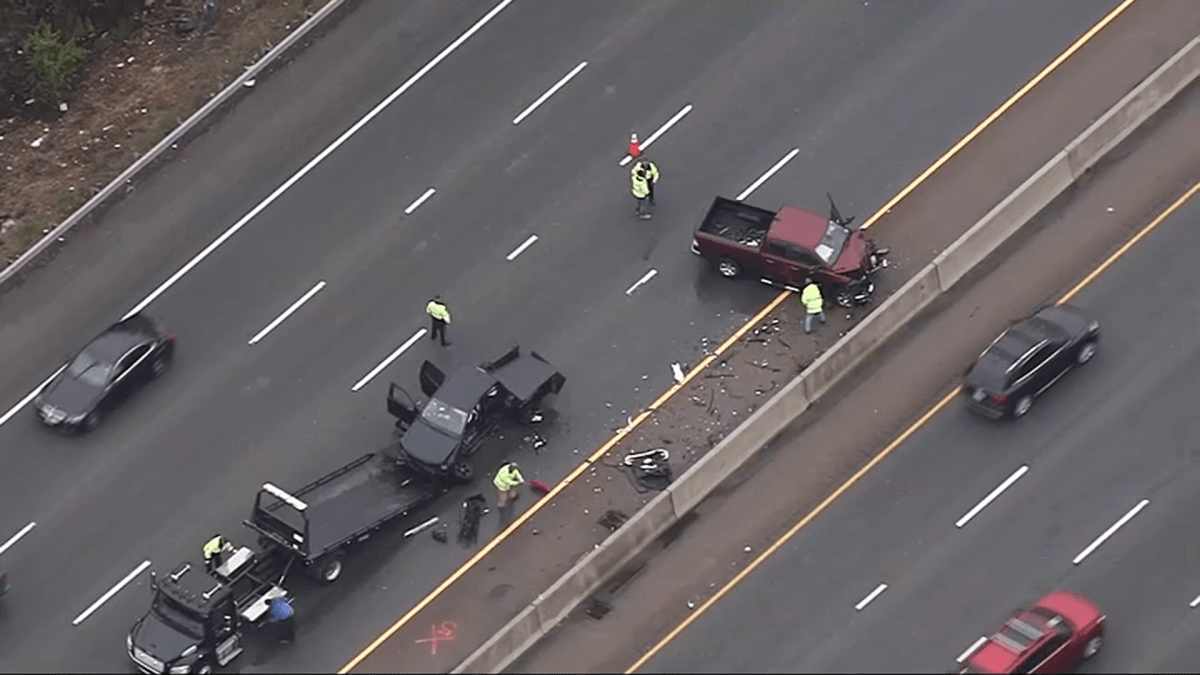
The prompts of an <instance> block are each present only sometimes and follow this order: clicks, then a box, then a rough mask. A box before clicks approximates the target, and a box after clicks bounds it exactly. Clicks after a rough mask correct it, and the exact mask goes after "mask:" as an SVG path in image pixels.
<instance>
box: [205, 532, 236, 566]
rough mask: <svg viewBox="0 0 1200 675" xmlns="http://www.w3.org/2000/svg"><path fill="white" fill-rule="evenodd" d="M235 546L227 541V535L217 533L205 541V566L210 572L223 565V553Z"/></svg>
mask: <svg viewBox="0 0 1200 675" xmlns="http://www.w3.org/2000/svg"><path fill="white" fill-rule="evenodd" d="M231 548H233V546H231V545H230V544H229V542H227V541H225V537H222V536H221V535H219V534H218V535H216V536H215V537H213V538H212V539H209V540H208V541H206V542H204V549H203V552H204V567H205V569H207V570H208V571H209V572H211V571H213V570H215V569H216V568H218V567H220V566H221V554H222V553H224V552H225V551H228V550H230V549H231Z"/></svg>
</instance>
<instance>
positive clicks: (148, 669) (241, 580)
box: [125, 546, 290, 674]
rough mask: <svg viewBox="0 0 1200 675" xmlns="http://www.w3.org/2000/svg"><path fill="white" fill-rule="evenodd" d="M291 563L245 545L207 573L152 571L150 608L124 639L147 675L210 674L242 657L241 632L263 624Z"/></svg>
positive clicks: (187, 566)
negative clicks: (260, 553)
mask: <svg viewBox="0 0 1200 675" xmlns="http://www.w3.org/2000/svg"><path fill="white" fill-rule="evenodd" d="M289 568H290V563H288V562H286V561H283V560H281V559H280V558H279V557H278V556H274V555H270V554H268V555H265V556H260V555H259V554H258V553H255V552H254V551H252V550H250V549H249V548H247V547H245V546H242V547H239V548H238V549H236V550H234V551H232V552H231V553H228V554H227V555H226V559H225V560H224V562H223V563H222V564H221V565H220V566H219V567H217V568H216V569H215V570H213V571H212V572H211V573H206V572H205V570H204V567H203V566H202V565H192V564H191V563H184V564H182V565H180V566H179V567H177V568H176V569H175V571H173V572H171V574H169V575H167V576H166V577H165V578H158V577H157V576H156V575H154V574H153V573H151V592H152V593H153V600H152V602H151V604H150V610H149V611H148V612H146V614H145V615H144V616H142V618H140V619H138V620H137V622H136V623H134V624H133V628H131V629H130V631H129V636H128V637H127V638H126V640H125V643H126V644H125V646H126V650H127V651H128V653H129V658H130V659H132V660H133V662H134V663H135V664H137V667H138V669H139V670H141V671H142V672H144V673H176V674H179V673H211V672H212V671H213V669H215V668H217V667H220V666H225V665H228V664H229V662H230V661H233V660H234V659H235V658H237V656H238V655H239V654H241V653H242V649H243V647H242V629H243V628H244V627H245V626H246V625H247V624H255V623H258V622H259V621H261V620H263V618H264V616H265V615H266V613H267V606H268V603H269V602H270V601H271V599H273V598H276V597H280V596H284V595H286V594H287V591H285V590H284V589H283V588H282V587H281V586H280V585H279V584H280V583H281V582H282V579H283V578H284V577H285V576H286V575H287V572H288V569H289Z"/></svg>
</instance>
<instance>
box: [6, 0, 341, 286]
mask: <svg viewBox="0 0 1200 675" xmlns="http://www.w3.org/2000/svg"><path fill="white" fill-rule="evenodd" d="M345 1H346V0H328V2H326V3H325V5H324V6H322V7H321V9H319V10H317V12H316V13H315V14H313V15H312V16H310V17H309V18H308V19H307V20H306V21H305V22H304V23H302V24H300V26H299V27H298V28H297V29H296V30H294V31H292V32H291V33H290V34H288V36H287V37H285V38H284V39H283V40H281V41H280V43H279V44H278V45H275V47H274V48H272V49H271V51H269V52H267V53H266V55H264V56H263V57H262V58H261V59H259V60H258V61H256V62H255V63H254V65H252V66H250V67H249V68H247V69H246V70H245V71H243V72H242V74H241V75H239V76H237V78H235V79H234V80H233V82H231V83H230V84H229V85H228V86H226V87H225V88H224V89H222V90H221V91H220V92H218V93H217V95H215V96H213V97H212V98H211V99H209V101H208V102H207V103H205V104H204V105H203V106H201V107H200V109H199V110H197V111H196V112H194V113H192V115H191V117H188V118H187V119H186V120H184V121H183V123H182V124H180V125H179V126H177V127H175V129H174V130H173V131H172V132H171V133H169V134H167V136H166V138H164V139H162V140H161V141H159V142H158V144H156V145H155V146H154V147H153V148H151V149H150V150H149V151H147V152H146V154H144V155H142V156H141V157H138V158H137V159H136V160H134V162H133V163H132V164H130V165H129V166H128V167H127V168H126V169H125V170H124V171H122V172H121V173H120V175H118V176H117V177H116V178H114V179H112V181H110V182H109V183H108V185H106V186H104V188H103V189H102V190H100V192H97V193H96V194H95V195H94V196H93V197H92V198H91V199H89V200H87V203H85V204H84V205H83V206H81V207H79V208H78V209H77V210H76V211H75V212H74V213H72V214H71V215H70V216H68V217H67V219H66V220H64V221H62V222H61V223H59V224H58V225H57V226H55V227H54V229H53V230H51V231H50V233H49V234H47V235H46V236H44V237H42V238H41V239H39V240H38V242H37V243H36V244H34V245H33V246H32V247H31V248H30V249H29V250H27V251H25V252H24V253H22V254H21V256H20V257H18V258H17V259H16V260H14V261H13V262H12V263H11V264H10V265H8V266H7V267H5V268H4V269H3V270H0V287H2V286H3V285H4V284H6V283H8V282H9V281H10V280H12V279H13V277H15V276H16V275H17V274H18V273H20V272H21V270H23V269H24V268H25V267H26V266H28V265H29V264H30V263H31V262H33V261H34V260H35V259H36V258H37V257H38V256H39V255H41V254H42V253H44V252H45V251H46V250H47V249H49V248H50V247H51V246H52V245H54V242H56V241H58V239H59V238H60V237H62V236H64V235H66V234H67V233H68V232H70V231H71V230H72V229H73V228H74V227H75V226H76V225H78V224H79V223H80V222H82V221H83V219H84V218H87V217H88V215H90V214H91V213H92V212H93V211H95V210H96V209H97V208H99V207H100V206H101V205H102V204H104V202H106V201H108V199H109V198H110V197H112V196H113V195H114V194H116V193H117V190H119V189H120V187H121V186H122V185H124V184H125V183H127V182H129V181H131V180H133V179H134V178H135V177H136V176H137V175H138V174H139V173H141V171H142V170H143V169H145V168H146V167H147V166H149V165H150V164H151V163H152V162H154V161H155V160H156V159H158V158H159V157H160V156H162V155H163V153H165V152H166V151H167V150H168V149H169V148H170V147H171V146H172V145H174V144H176V143H178V142H179V140H180V139H181V138H183V137H184V136H185V135H187V134H188V132H190V131H192V130H193V129H195V128H196V127H197V126H199V124H200V123H201V122H203V121H204V120H205V118H207V117H208V116H209V115H210V114H212V113H213V112H214V111H215V110H217V109H218V108H220V107H221V105H222V104H224V103H225V102H226V101H228V100H229V99H230V98H232V97H233V95H234V94H236V93H237V92H238V91H239V90H240V89H241V88H242V86H243V84H244V83H245V82H246V81H247V80H250V79H252V78H254V77H256V76H257V75H258V74H259V73H261V72H262V71H263V70H264V69H266V68H267V66H270V65H271V64H272V63H274V62H275V60H276V59H278V58H279V57H280V56H281V55H283V53H284V52H286V51H287V50H288V49H290V48H291V47H292V46H293V45H295V44H296V43H297V42H299V41H300V40H302V39H303V38H304V36H305V35H307V34H308V33H309V32H311V31H312V29H313V28H316V27H317V25H319V24H320V23H321V22H322V21H324V20H325V19H326V18H328V17H329V15H331V14H333V12H334V11H335V10H337V8H338V7H340V6H341V5H342V4H343V3H344V2H345Z"/></svg>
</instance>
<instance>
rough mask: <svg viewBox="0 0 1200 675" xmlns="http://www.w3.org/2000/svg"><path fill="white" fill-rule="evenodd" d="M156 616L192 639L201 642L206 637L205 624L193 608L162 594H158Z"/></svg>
mask: <svg viewBox="0 0 1200 675" xmlns="http://www.w3.org/2000/svg"><path fill="white" fill-rule="evenodd" d="M154 614H155V616H157V617H158V618H160V619H162V620H163V622H164V623H166V624H167V625H169V626H171V627H173V628H175V629H176V630H178V631H179V632H181V633H183V634H184V635H187V636H188V637H190V638H195V639H197V640H200V639H202V638H203V637H204V624H203V623H202V621H201V617H200V616H198V615H197V613H196V612H195V611H193V610H192V609H191V608H189V607H185V606H183V605H182V604H180V603H179V602H178V601H176V600H175V599H173V598H169V597H167V596H165V595H163V594H162V593H158V594H156V595H155V597H154Z"/></svg>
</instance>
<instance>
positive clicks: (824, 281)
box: [692, 197, 888, 307]
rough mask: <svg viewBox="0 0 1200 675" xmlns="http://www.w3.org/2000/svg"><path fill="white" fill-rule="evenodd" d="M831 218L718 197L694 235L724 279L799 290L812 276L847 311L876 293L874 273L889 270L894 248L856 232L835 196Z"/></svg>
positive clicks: (694, 242)
mask: <svg viewBox="0 0 1200 675" xmlns="http://www.w3.org/2000/svg"><path fill="white" fill-rule="evenodd" d="M829 206H830V215H829V217H828V218H825V217H823V216H820V215H818V214H816V213H813V212H812V211H808V210H805V209H801V208H797V207H795V206H783V207H781V208H780V209H779V210H778V211H768V210H766V209H761V208H758V207H757V206H751V205H749V204H745V203H742V202H739V201H735V200H732V199H726V198H724V197H717V198H716V199H714V200H713V203H712V206H710V207H709V209H708V213H707V214H706V215H705V216H704V219H703V220H702V221H700V225H699V227H697V228H696V232H695V234H694V235H693V236H692V253H695V254H696V255H698V256H700V257H702V258H704V259H705V260H708V261H709V262H711V263H713V265H714V266H715V267H716V270H717V272H719V273H720V274H721V276H723V277H727V278H730V279H734V278H737V277H740V276H744V275H753V276H757V277H759V280H760V281H762V282H763V283H765V284H769V285H772V286H778V287H781V288H787V289H789V290H792V291H796V292H799V290H800V286H802V285H803V284H804V279H805V277H809V276H811V277H812V278H813V280H814V281H816V282H817V283H818V284H819V285H820V286H821V287H822V289H824V290H825V292H826V294H827V295H826V297H830V296H832V297H833V299H834V301H835V302H837V304H838V305H840V306H842V307H852V306H854V305H864V304H866V303H868V302H870V301H871V297H872V295H873V294H874V292H875V283H874V281H872V275H874V274H875V272H877V271H878V270H879V269H881V268H883V267H887V264H888V263H887V258H886V256H887V254H888V249H886V248H878V247H876V246H875V242H874V241H873V240H871V239H868V238H867V237H866V235H865V234H863V231H862V230H851V229H850V228H849V225H850V224H851V223H852V222H853V221H854V218H853V217H850V218H843V217H842V216H841V214H840V213H838V210H837V207H836V206H835V205H834V203H833V199H832V197H831V198H830V200H829Z"/></svg>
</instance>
